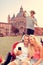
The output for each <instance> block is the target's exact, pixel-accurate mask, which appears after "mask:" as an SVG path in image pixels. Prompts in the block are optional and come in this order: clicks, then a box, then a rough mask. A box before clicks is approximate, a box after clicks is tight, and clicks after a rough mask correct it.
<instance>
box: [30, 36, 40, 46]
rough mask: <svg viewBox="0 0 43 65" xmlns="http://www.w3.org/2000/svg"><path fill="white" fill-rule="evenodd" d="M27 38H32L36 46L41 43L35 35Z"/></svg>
mask: <svg viewBox="0 0 43 65" xmlns="http://www.w3.org/2000/svg"><path fill="white" fill-rule="evenodd" d="M29 37H32V38H33V39H34V40H35V42H36V44H38V45H41V42H40V41H39V40H38V38H37V37H36V36H35V35H30V36H29Z"/></svg>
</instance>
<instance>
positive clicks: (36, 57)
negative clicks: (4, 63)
mask: <svg viewBox="0 0 43 65" xmlns="http://www.w3.org/2000/svg"><path fill="white" fill-rule="evenodd" d="M14 53H15V55H16V59H15V60H14V61H12V62H10V63H9V64H8V65H43V48H42V45H41V44H40V42H39V41H37V39H36V37H35V36H34V35H25V36H24V42H20V43H19V44H18V45H17V46H16V48H15V49H14Z"/></svg>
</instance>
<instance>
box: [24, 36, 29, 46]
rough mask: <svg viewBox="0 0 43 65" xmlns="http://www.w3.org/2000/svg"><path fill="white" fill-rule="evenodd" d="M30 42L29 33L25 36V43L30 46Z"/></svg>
mask: <svg viewBox="0 0 43 65" xmlns="http://www.w3.org/2000/svg"><path fill="white" fill-rule="evenodd" d="M28 43H29V35H25V36H24V44H25V46H28Z"/></svg>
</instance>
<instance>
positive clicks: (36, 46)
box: [29, 35, 43, 65]
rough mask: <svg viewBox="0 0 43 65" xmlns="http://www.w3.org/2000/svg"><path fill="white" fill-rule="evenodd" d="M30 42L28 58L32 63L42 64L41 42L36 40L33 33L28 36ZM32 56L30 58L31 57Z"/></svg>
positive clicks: (42, 51)
mask: <svg viewBox="0 0 43 65" xmlns="http://www.w3.org/2000/svg"><path fill="white" fill-rule="evenodd" d="M29 43H30V48H29V49H30V50H29V52H30V54H29V57H30V60H31V64H32V65H43V48H42V45H41V43H40V42H39V41H38V40H37V38H36V37H35V36H34V35H30V36H29ZM31 57H32V59H31Z"/></svg>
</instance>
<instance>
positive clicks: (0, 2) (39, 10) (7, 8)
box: [0, 0, 43, 27]
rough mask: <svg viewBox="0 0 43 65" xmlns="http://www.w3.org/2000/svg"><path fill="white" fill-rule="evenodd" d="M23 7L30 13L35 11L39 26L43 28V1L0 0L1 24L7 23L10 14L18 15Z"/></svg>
mask: <svg viewBox="0 0 43 65" xmlns="http://www.w3.org/2000/svg"><path fill="white" fill-rule="evenodd" d="M21 5H22V7H23V9H24V10H26V11H27V12H28V13H29V11H30V10H34V11H35V12H36V14H35V17H36V18H37V21H38V25H39V26H41V27H43V0H0V22H7V17H8V14H10V15H11V17H12V15H13V14H15V15H16V14H17V13H18V12H19V10H20V7H21Z"/></svg>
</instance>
